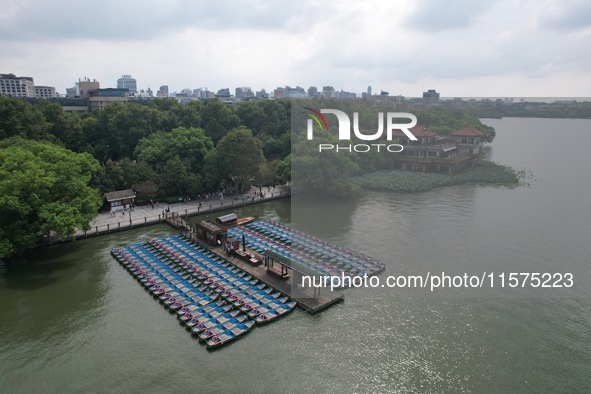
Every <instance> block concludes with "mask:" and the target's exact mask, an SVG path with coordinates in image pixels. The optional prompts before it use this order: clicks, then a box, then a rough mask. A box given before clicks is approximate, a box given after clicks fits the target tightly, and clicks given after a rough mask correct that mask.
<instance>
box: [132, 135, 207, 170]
mask: <svg viewBox="0 0 591 394" xmlns="http://www.w3.org/2000/svg"><path fill="white" fill-rule="evenodd" d="M212 149H213V141H212V139H211V138H210V137H208V136H206V135H205V132H204V131H203V130H202V129H198V128H194V127H191V128H188V129H187V128H184V127H177V128H176V129H173V130H172V131H171V132H169V133H164V132H160V133H154V134H152V135H150V136H148V137H146V138H144V139H142V140H141V141H139V143H138V145H137V147H136V149H135V156H136V157H137V158H138V159H139V160H142V161H145V162H146V163H148V164H150V165H151V166H152V168H154V169H155V170H156V171H161V170H162V169H163V168H164V166H165V165H166V163H167V162H168V161H169V160H171V159H173V158H175V157H178V158H180V159H185V160H187V161H188V163H189V166H190V169H191V170H192V171H193V172H194V173H201V172H202V171H203V163H204V160H205V155H206V154H207V152H208V151H210V150H212Z"/></svg>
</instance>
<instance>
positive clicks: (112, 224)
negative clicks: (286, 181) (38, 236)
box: [39, 185, 291, 246]
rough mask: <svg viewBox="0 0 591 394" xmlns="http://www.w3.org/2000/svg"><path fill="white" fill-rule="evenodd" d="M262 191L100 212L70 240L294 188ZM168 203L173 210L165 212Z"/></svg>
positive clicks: (242, 203)
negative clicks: (253, 195) (247, 195)
mask: <svg viewBox="0 0 591 394" xmlns="http://www.w3.org/2000/svg"><path fill="white" fill-rule="evenodd" d="M253 190H254V188H253ZM257 192H258V188H257ZM262 192H263V198H260V197H255V198H254V199H253V198H250V199H247V198H234V197H233V196H225V197H224V198H223V200H220V199H219V197H217V196H216V197H213V198H211V199H210V200H209V201H205V200H192V201H190V202H179V203H176V204H166V203H158V206H155V207H154V208H153V209H152V206H151V205H143V206H136V207H135V208H134V210H133V211H130V210H129V209H128V210H126V211H118V212H117V213H116V214H115V215H112V214H111V213H110V212H101V213H99V214H97V216H96V217H95V218H94V220H92V221H91V222H90V229H89V230H86V231H84V230H77V231H76V232H75V233H74V234H73V235H71V236H69V237H68V238H67V240H72V239H84V238H90V237H94V236H97V235H104V234H109V233H113V232H117V231H123V230H129V229H133V228H138V227H144V226H149V225H153V224H158V223H165V222H166V219H167V218H168V219H170V218H173V217H175V218H176V217H179V216H196V215H203V214H209V213H212V212H220V211H224V210H228V209H233V208H239V207H242V206H248V205H254V204H260V203H264V202H267V201H272V200H277V199H280V198H285V197H289V196H290V195H291V188H290V186H289V185H280V186H276V187H275V188H274V189H273V188H271V189H270V190H269V189H268V188H266V187H263V188H262ZM243 197H244V196H243ZM199 203H201V207H199ZM167 205H168V208H169V210H170V212H166V207H167ZM59 242H61V241H60V240H59V239H57V238H53V237H52V238H50V239H48V240H47V241H46V242H43V243H40V244H39V246H44V245H51V244H54V243H59Z"/></svg>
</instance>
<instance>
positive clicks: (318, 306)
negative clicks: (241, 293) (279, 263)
mask: <svg viewBox="0 0 591 394" xmlns="http://www.w3.org/2000/svg"><path fill="white" fill-rule="evenodd" d="M209 250H210V251H211V252H212V253H215V254H216V255H217V256H219V257H221V258H223V259H224V260H226V261H227V262H229V263H231V264H233V265H235V266H236V267H238V268H240V269H242V270H244V271H246V272H248V274H250V275H252V276H254V277H255V278H257V279H259V280H260V281H262V282H263V283H265V284H267V285H269V286H271V287H273V288H274V289H276V290H278V291H280V292H282V293H284V294H285V295H287V296H288V297H290V298H291V299H293V300H294V301H296V302H297V304H298V306H299V307H300V308H302V309H304V310H305V311H307V312H309V313H312V314H314V313H317V312H320V311H322V310H323V309H326V308H328V307H330V306H331V305H334V304H336V303H338V302H341V301H343V300H344V299H345V296H344V295H343V294H341V293H338V292H335V291H331V290H330V289H324V288H323V289H322V291H321V292H320V294H319V295H318V296H317V297H315V296H314V294H313V290H312V289H306V290H301V289H298V291H297V292H295V291H293V290H294V289H296V288H297V283H294V280H296V279H295V278H294V276H291V277H289V278H288V279H282V278H279V277H277V276H274V275H272V274H269V273H268V272H267V270H266V268H265V266H264V265H263V264H262V265H258V266H253V265H252V264H249V263H248V262H246V261H244V260H242V259H240V258H239V257H237V256H230V257H228V256H226V253H225V251H224V248H223V247H221V246H220V247H209ZM246 252H250V253H254V252H252V251H250V250H249V249H248V248H247V249H246ZM296 293H297V294H296Z"/></svg>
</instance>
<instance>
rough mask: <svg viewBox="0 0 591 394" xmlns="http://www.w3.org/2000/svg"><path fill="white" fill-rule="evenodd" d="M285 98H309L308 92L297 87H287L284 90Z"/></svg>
mask: <svg viewBox="0 0 591 394" xmlns="http://www.w3.org/2000/svg"><path fill="white" fill-rule="evenodd" d="M283 97H285V98H304V97H307V94H306V91H305V90H304V88H302V87H301V86H297V87H295V88H292V87H291V86H286V87H285V88H283Z"/></svg>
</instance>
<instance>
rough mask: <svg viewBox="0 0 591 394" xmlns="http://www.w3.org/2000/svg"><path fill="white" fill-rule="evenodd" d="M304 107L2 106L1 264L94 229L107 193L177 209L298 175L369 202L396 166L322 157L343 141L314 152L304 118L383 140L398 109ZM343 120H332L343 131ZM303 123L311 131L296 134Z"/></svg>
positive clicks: (452, 124)
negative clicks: (337, 112) (373, 180)
mask: <svg viewBox="0 0 591 394" xmlns="http://www.w3.org/2000/svg"><path fill="white" fill-rule="evenodd" d="M300 101H301V100H300ZM300 101H294V102H293V103H296V102H297V103H298V104H297V106H298V107H297V109H298V110H294V107H292V104H293V103H292V102H291V101H290V100H263V101H255V102H243V103H241V104H240V105H238V106H229V105H227V104H224V103H222V102H220V101H218V100H205V101H191V102H189V103H187V104H181V103H179V102H177V101H176V100H174V99H153V100H150V101H148V102H147V104H139V103H128V104H126V105H123V104H113V105H110V106H107V107H106V108H104V109H102V110H100V111H94V112H90V113H70V112H66V111H64V110H63V108H62V107H61V106H60V105H59V104H58V103H55V102H52V101H47V100H40V101H38V102H35V103H34V104H31V103H29V102H27V101H25V100H20V99H13V98H2V97H0V259H1V258H3V257H6V256H9V255H11V254H14V253H19V252H22V251H23V250H26V249H28V248H30V247H33V246H34V245H35V244H36V242H37V240H38V239H39V237H43V236H46V235H48V234H49V233H50V232H52V233H53V234H52V235H57V236H59V237H66V236H67V235H69V234H72V233H73V232H74V231H75V229H76V228H82V229H85V228H88V223H89V222H90V221H91V220H92V219H93V218H94V216H95V215H96V212H97V210H98V209H99V208H100V206H101V205H102V199H101V195H102V194H103V193H104V192H109V191H114V190H121V189H133V190H134V191H135V192H136V193H137V196H138V203H147V202H149V200H151V199H153V200H156V201H168V200H170V202H172V201H176V200H177V199H178V197H180V196H185V197H186V196H189V197H192V196H195V195H199V194H203V193H207V192H217V191H225V192H226V193H227V192H234V193H239V192H241V191H242V190H244V189H246V188H248V187H249V186H251V185H253V184H254V185H269V184H274V183H283V182H286V181H290V180H291V179H292V171H293V173H294V175H293V177H294V179H297V180H298V181H300V183H301V184H305V188H306V190H312V191H315V192H319V193H325V194H328V195H331V196H336V197H347V196H351V195H353V194H355V193H356V192H358V191H359V188H360V185H359V183H358V182H355V181H353V177H354V176H357V175H360V174H364V173H369V172H372V171H376V170H378V169H383V168H388V167H389V166H391V164H392V163H391V160H392V157H391V155H384V154H380V153H376V152H372V153H367V154H339V153H336V152H326V153H325V154H319V152H318V148H317V143H323V142H324V143H339V141H338V140H337V136H336V135H335V134H334V133H332V134H331V133H323V134H317V135H315V138H314V139H315V141H314V142H315V143H316V145H315V144H311V143H310V141H308V140H307V139H306V137H305V136H306V129H305V125H306V120H305V119H304V118H305V117H306V116H308V115H307V114H306V113H305V112H302V111H299V110H300V109H301V108H300V106H303V105H306V106H309V107H314V108H339V109H341V110H343V111H345V112H348V113H352V112H359V117H360V124H361V126H362V127H363V128H364V129H367V130H372V129H373V130H375V127H376V125H377V118H376V113H377V112H378V111H392V109H391V108H388V105H387V103H383V104H382V105H381V107H380V105H376V104H375V103H371V102H363V101H359V100H355V101H353V100H339V101H338V102H335V101H330V100H323V99H321V100H305V102H304V101H301V102H300ZM412 112H413V113H414V114H415V115H416V116H417V117H418V119H419V123H424V124H427V125H429V128H430V129H431V130H433V131H435V132H439V133H446V132H449V131H451V130H453V129H457V128H460V127H463V126H466V125H473V126H474V127H477V128H479V129H481V130H483V131H485V132H486V133H487V139H488V141H492V139H493V138H494V129H492V128H487V127H486V126H484V125H482V123H480V122H479V121H478V119H477V118H476V117H474V116H473V115H469V114H466V113H465V112H462V111H449V110H440V109H436V110H429V111H412ZM292 115H293V116H294V119H293V120H292ZM333 118H334V117H327V120H328V122H329V125H330V127H331V130H332V129H334V128H335V127H336V124H335V119H333ZM292 121H293V122H294V123H293V124H294V125H299V126H296V127H294V129H293V130H292ZM323 153H324V152H323ZM296 186H297V185H296Z"/></svg>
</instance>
